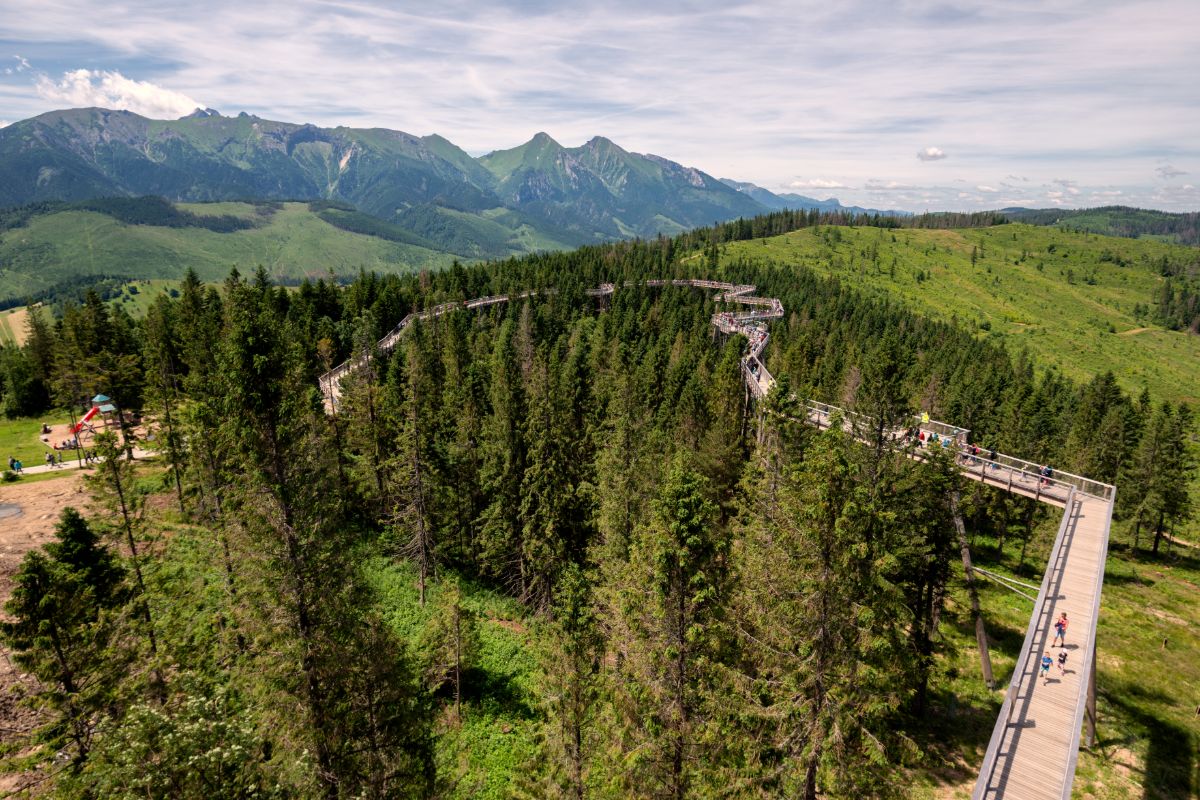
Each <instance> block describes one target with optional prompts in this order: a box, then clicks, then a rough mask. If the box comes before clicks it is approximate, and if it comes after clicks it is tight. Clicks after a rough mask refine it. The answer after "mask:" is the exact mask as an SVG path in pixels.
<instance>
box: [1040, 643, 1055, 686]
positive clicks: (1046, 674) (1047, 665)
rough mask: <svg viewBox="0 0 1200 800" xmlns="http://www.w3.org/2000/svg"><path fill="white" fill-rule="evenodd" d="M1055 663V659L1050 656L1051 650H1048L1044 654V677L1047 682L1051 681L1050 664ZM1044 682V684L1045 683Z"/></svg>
mask: <svg viewBox="0 0 1200 800" xmlns="http://www.w3.org/2000/svg"><path fill="white" fill-rule="evenodd" d="M1053 663H1054V659H1053V658H1051V657H1050V651H1049V650H1047V651H1046V655H1044V656H1042V678H1043V679H1044V681H1045V683H1049V682H1050V665H1051V664H1053ZM1045 683H1043V686H1044V685H1045Z"/></svg>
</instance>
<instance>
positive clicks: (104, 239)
mask: <svg viewBox="0 0 1200 800" xmlns="http://www.w3.org/2000/svg"><path fill="white" fill-rule="evenodd" d="M181 208H184V209H185V210H188V211H192V212H194V213H198V214H209V215H220V214H233V215H235V216H243V217H247V218H251V217H253V215H254V214H255V207H254V206H253V205H250V204H247V203H217V204H188V205H182V206H181ZM258 219H259V222H260V223H261V224H260V226H259V227H256V228H251V229H248V230H240V231H234V232H232V233H217V232H214V231H210V230H207V229H204V228H166V227H155V226H151V225H126V224H124V223H121V222H118V221H117V220H115V219H113V218H112V217H109V216H107V215H104V214H99V213H96V212H92V211H65V212H60V213H55V214H48V215H42V216H37V217H34V218H33V219H31V220H29V222H28V224H27V225H25V226H24V227H21V228H14V229H12V230H8V231H5V232H4V233H3V235H2V236H0V286H3V290H2V292H0V299H3V298H6V297H16V298H21V297H24V296H27V295H29V294H31V293H33V292H36V291H39V290H41V289H46V288H49V287H51V286H54V285H55V284H57V283H59V282H61V281H64V280H67V279H70V278H76V277H78V276H81V275H122V276H127V277H129V278H135V279H163V278H173V279H178V278H182V277H183V274H184V272H185V271H186V270H187V268H188V267H191V268H193V269H195V270H196V272H197V273H198V274H199V275H200V278H201V279H202V280H206V281H215V280H221V279H223V278H224V277H225V276H226V275H228V274H229V270H230V268H231V267H233V266H237V267H238V268H239V269H241V270H242V271H243V272H244V273H245V272H250V271H252V270H254V269H255V268H257V267H258V266H259V265H262V266H264V267H266V269H267V271H268V272H269V273H270V274H271V275H272V277H274V278H276V279H285V280H296V279H299V278H303V277H312V278H316V277H321V276H328V275H329V274H331V273H333V274H336V275H355V274H357V273H358V271H359V270H360V269H366V270H375V271H378V272H393V273H403V272H412V271H416V270H420V269H440V268H443V267H447V266H449V265H450V264H451V263H452V262H453V260H454V257H453V256H450V255H447V254H445V253H439V252H436V251H434V250H430V249H427V248H423V247H416V246H414V245H409V244H403V243H399V242H392V241H388V240H385V239H381V238H378V237H374V236H365V235H362V234H357V233H350V232H348V231H344V230H341V229H340V228H335V227H334V226H332V225H330V224H329V223H327V222H325V221H324V220H322V219H321V218H319V217H318V216H316V215H315V214H314V213H312V212H311V211H309V210H308V204H307V203H284V204H282V207H281V208H280V209H279V210H278V211H275V212H274V213H273V214H271V215H270V216H268V217H260V218H258Z"/></svg>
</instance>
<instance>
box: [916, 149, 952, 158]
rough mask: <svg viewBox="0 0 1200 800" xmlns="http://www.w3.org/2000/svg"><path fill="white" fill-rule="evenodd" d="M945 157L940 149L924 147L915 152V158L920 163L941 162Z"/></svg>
mask: <svg viewBox="0 0 1200 800" xmlns="http://www.w3.org/2000/svg"><path fill="white" fill-rule="evenodd" d="M945 157H946V152H945V151H944V150H942V148H940V147H926V148H925V149H924V150H918V151H917V158H919V159H920V160H922V161H941V160H942V159H943V158H945Z"/></svg>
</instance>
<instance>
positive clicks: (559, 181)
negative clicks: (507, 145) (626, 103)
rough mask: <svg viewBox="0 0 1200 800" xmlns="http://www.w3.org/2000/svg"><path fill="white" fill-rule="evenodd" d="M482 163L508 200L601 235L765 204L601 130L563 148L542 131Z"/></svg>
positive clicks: (677, 226) (676, 226)
mask: <svg viewBox="0 0 1200 800" xmlns="http://www.w3.org/2000/svg"><path fill="white" fill-rule="evenodd" d="M480 163H481V164H483V166H484V167H486V168H487V169H488V170H489V171H490V172H491V173H492V175H494V176H495V178H496V181H497V184H496V185H497V191H498V193H499V195H500V198H501V199H502V200H503V201H504V202H505V204H506V205H510V206H513V207H516V208H520V209H521V210H523V211H526V212H527V213H530V214H533V215H536V216H539V217H541V218H543V219H545V220H547V221H549V222H552V223H554V224H556V225H559V226H562V227H565V228H568V229H571V230H577V231H580V232H581V233H585V234H588V233H590V234H593V235H595V236H597V238H618V237H623V236H654V235H657V234H659V233H664V234H672V233H677V232H679V231H681V230H686V229H688V228H693V227H697V226H699V225H707V224H711V223H712V222H714V221H718V220H726V219H733V218H735V217H739V216H754V215H757V214H761V213H763V211H764V210H765V208H764V206H762V205H761V204H759V203H757V202H755V201H754V200H753V199H752V198H749V197H745V196H742V195H740V194H739V193H738V192H736V191H735V190H731V189H730V188H729V187H727V186H725V185H724V184H723V183H721V182H720V181H718V180H716V179H715V178H713V177H712V176H710V175H707V174H705V173H704V172H701V171H700V170H696V169H692V168H689V167H684V166H682V165H680V164H677V163H675V162H674V161H670V160H668V159H665V158H661V157H659V156H654V155H642V154H639V153H631V152H629V151H626V150H623V149H622V148H620V147H618V146H617V145H616V144H614V143H613V142H611V141H610V140H608V139H605V138H603V137H600V136H597V137H594V138H593V139H591V140H590V141H588V142H587V143H586V144H584V145H582V146H580V147H575V148H565V147H563V146H562V145H560V144H559V143H558V142H556V141H554V140H553V139H552V138H550V137H549V136H548V135H546V134H545V133H539V134H537V135H536V136H534V137H533V138H532V139H531V140H529V141H528V142H526V143H525V144H523V145H520V146H519V147H515V148H512V149H511V150H498V151H496V152H493V153H489V154H488V155H486V156H483V157H482V158H481V159H480Z"/></svg>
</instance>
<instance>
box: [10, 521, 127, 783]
mask: <svg viewBox="0 0 1200 800" xmlns="http://www.w3.org/2000/svg"><path fill="white" fill-rule="evenodd" d="M55 536H56V541H54V542H52V543H51V544H48V545H46V547H45V548H44V551H43V550H34V551H32V552H30V553H29V554H27V555H26V556H25V558H24V559H23V560H22V562H21V566H20V568H19V569H18V570H17V574H16V575H15V576H14V579H13V584H14V586H13V592H12V596H11V597H10V598H9V600H8V602H7V603H6V604H5V611H6V612H7V613H8V615H9V617H10V621H6V622H4V623H0V634H2V635H3V638H4V641H5V643H6V644H7V645H8V646H9V647H11V648H12V649H13V652H14V660H15V661H16V662H17V664H18V665H19V666H20V667H21V668H22V669H24V670H26V671H27V672H29V673H31V674H33V675H35V676H36V677H37V679H38V680H39V681H40V682H41V688H40V689H39V690H38V691H37V693H36V695H35V698H34V702H35V705H36V706H37V707H38V708H39V709H41V710H42V712H43V713H45V714H46V715H47V718H46V722H45V723H44V724H42V725H41V726H40V727H39V728H38V729H37V730H36V731H35V734H34V742H35V743H36V744H40V745H42V746H43V747H42V749H41V750H40V751H39V752H40V753H41V754H43V756H44V757H47V758H48V757H52V756H53V755H54V754H55V753H56V752H58V751H65V752H67V753H69V755H70V758H71V761H72V763H73V764H74V765H76V766H78V765H79V764H81V763H82V762H83V761H84V760H85V759H86V758H87V756H88V753H89V752H90V750H91V748H92V740H93V737H94V735H95V731H96V727H97V725H99V724H100V723H101V721H102V720H103V719H104V717H105V715H106V714H107V713H108V711H109V709H110V708H111V707H112V706H113V704H114V702H115V700H116V697H115V695H116V690H117V681H118V679H119V677H120V675H121V673H122V670H123V668H124V666H125V664H124V663H123V662H124V653H123V651H122V649H121V648H119V647H115V646H114V641H113V640H114V635H115V634H116V632H117V620H116V618H115V617H114V615H113V614H112V613H111V612H113V611H114V610H116V609H118V608H119V607H120V606H121V605H122V603H123V602H124V601H125V598H126V595H127V592H126V591H125V588H124V570H123V569H122V567H121V565H120V563H119V561H118V559H117V558H116V557H115V556H114V555H113V554H112V553H110V552H109V551H107V550H106V549H105V548H104V547H103V546H102V545H101V543H100V539H99V537H98V536H97V535H96V534H95V533H94V532H93V531H92V529H91V527H90V526H89V525H88V524H87V522H86V521H85V520H84V519H83V518H82V517H81V516H80V515H79V514H78V512H76V511H75V509H73V508H66V509H64V510H63V513H62V516H61V517H60V519H59V522H58V525H57V527H56V528H55Z"/></svg>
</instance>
